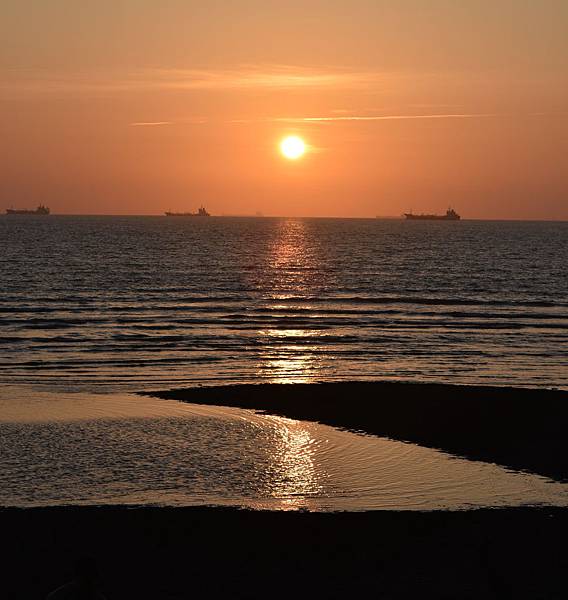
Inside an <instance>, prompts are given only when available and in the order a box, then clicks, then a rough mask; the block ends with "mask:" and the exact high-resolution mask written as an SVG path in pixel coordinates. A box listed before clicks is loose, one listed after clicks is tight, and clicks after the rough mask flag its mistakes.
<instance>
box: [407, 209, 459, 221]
mask: <svg viewBox="0 0 568 600" xmlns="http://www.w3.org/2000/svg"><path fill="white" fill-rule="evenodd" d="M404 216H405V217H406V218H407V219H409V220H416V221H459V220H460V219H461V217H460V215H458V213H457V212H456V211H455V210H454V209H453V208H448V210H447V211H446V214H445V215H425V214H422V215H414V214H412V212H409V213H404Z"/></svg>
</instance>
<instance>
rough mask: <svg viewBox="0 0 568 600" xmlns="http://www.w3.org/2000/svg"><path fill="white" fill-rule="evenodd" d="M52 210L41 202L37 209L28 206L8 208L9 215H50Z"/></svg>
mask: <svg viewBox="0 0 568 600" xmlns="http://www.w3.org/2000/svg"><path fill="white" fill-rule="evenodd" d="M49 213H50V210H49V208H48V207H47V206H44V205H43V204H40V205H39V206H38V207H37V208H36V209H35V210H29V209H27V208H7V209H6V214H7V215H48V214H49Z"/></svg>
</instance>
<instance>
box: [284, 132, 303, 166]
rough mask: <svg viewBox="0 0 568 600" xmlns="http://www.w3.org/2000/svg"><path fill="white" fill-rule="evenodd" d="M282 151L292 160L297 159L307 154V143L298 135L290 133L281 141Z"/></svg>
mask: <svg viewBox="0 0 568 600" xmlns="http://www.w3.org/2000/svg"><path fill="white" fill-rule="evenodd" d="M280 152H282V154H283V155H284V156H285V157H286V158H288V159H290V160H297V159H298V158H300V157H301V156H303V155H304V154H305V152H306V144H305V142H304V140H303V139H302V138H300V137H298V136H297V135H289V136H288V137H285V138H284V139H283V140H282V141H281V142H280Z"/></svg>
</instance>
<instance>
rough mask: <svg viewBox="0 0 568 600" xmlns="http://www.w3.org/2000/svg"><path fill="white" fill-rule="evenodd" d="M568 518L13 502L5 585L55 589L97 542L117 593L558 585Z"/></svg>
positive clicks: (402, 591) (323, 592) (5, 515)
mask: <svg viewBox="0 0 568 600" xmlns="http://www.w3.org/2000/svg"><path fill="white" fill-rule="evenodd" d="M567 525H568V512H567V511H565V510H561V509H503V510H485V509H483V510H478V511H471V512H429V513H416V512H387V511H384V512H367V513H304V512H255V511H244V510H234V509H213V508H180V509H175V508H168V509H164V508H155V509H154V508H130V509H129V508H125V507H122V508H119V507H105V508H97V507H92V508H90V507H84V508H76V507H73V508H71V507H62V508H37V509H27V510H23V509H3V510H0V527H1V530H2V542H3V543H2V545H3V547H4V549H5V550H7V551H8V552H7V553H6V555H5V556H6V557H5V559H4V560H3V564H2V566H3V577H2V588H3V592H4V593H3V597H6V598H14V599H24V598H25V599H26V600H35V599H38V600H39V599H40V598H44V597H45V595H46V594H47V593H48V591H49V590H50V589H53V588H54V587H56V586H58V585H59V584H61V583H62V582H64V581H65V580H66V579H67V578H68V577H69V576H70V569H71V564H72V562H73V559H74V557H76V556H78V555H80V554H83V553H87V554H89V555H91V556H94V557H96V559H97V561H98V563H99V567H100V570H101V574H102V581H103V589H104V591H105V593H106V595H107V597H108V599H109V600H113V599H115V598H116V599H133V600H134V599H136V600H145V599H148V600H150V599H152V600H155V599H156V598H159V599H178V598H179V599H181V598H259V599H260V598H263V599H265V598H286V599H289V598H304V597H311V598H342V599H345V598H362V597H372V598H436V599H439V598H471V599H473V598H497V597H498V598H512V597H515V598H527V599H528V598H531V599H534V598H557V597H560V595H561V594H562V596H563V595H564V592H565V589H564V581H565V576H566V570H567V568H568V556H567V554H566V552H565V551H564V550H563V549H564V548H565V539H566V533H567V532H568V528H567Z"/></svg>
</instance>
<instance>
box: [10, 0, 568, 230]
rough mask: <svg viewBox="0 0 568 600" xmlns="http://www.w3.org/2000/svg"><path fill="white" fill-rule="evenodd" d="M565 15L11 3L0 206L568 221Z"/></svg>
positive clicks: (356, 5)
mask: <svg viewBox="0 0 568 600" xmlns="http://www.w3.org/2000/svg"><path fill="white" fill-rule="evenodd" d="M567 27H568V2H567V1H566V0H539V1H536V0H475V1H474V0H463V1H457V0H428V1H427V0H396V1H395V0H287V1H286V2H276V1H273V0H234V1H233V2H229V1H227V0H223V1H221V0H208V1H207V2H197V1H192V0H163V1H161V2H158V1H156V0H153V1H150V0H113V1H112V2H111V1H109V0H100V1H98V2H78V1H77V0H50V1H49V2H48V1H46V0H4V1H3V2H2V5H1V8H0V72H1V75H2V76H1V80H0V104H1V113H0V135H1V139H2V143H1V144H0V208H1V209H4V208H6V207H9V206H16V207H29V208H31V207H35V206H36V205H37V204H38V203H39V202H43V203H46V204H48V205H49V206H50V207H51V209H52V211H53V212H54V213H77V214H78V213H87V214H89V213H90V214H93V213H102V214H159V213H162V212H163V211H164V210H168V209H172V210H195V209H196V208H197V207H198V206H199V205H200V204H202V203H203V204H205V206H206V207H207V208H208V210H209V211H210V212H211V213H213V214H216V215H222V214H254V213H256V212H257V211H258V212H262V213H263V214H265V215H295V216H316V215H322V216H352V217H374V216H375V215H400V214H401V213H402V212H405V211H408V210H409V209H413V210H414V212H422V211H427V212H444V211H445V209H446V208H447V206H448V205H449V204H451V205H452V206H454V207H455V208H456V209H457V210H458V212H460V213H461V214H462V215H463V216H464V217H465V218H513V219H520V218H527V219H530V218H535V219H568V164H567V159H568V35H567V33H566V31H567ZM287 135H297V136H299V137H301V138H302V139H303V140H304V141H305V143H306V145H307V152H306V153H305V154H304V155H303V156H302V157H300V158H299V159H297V160H288V159H286V158H285V157H283V155H282V153H281V152H279V143H280V141H281V140H282V138H284V137H285V136H287Z"/></svg>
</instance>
